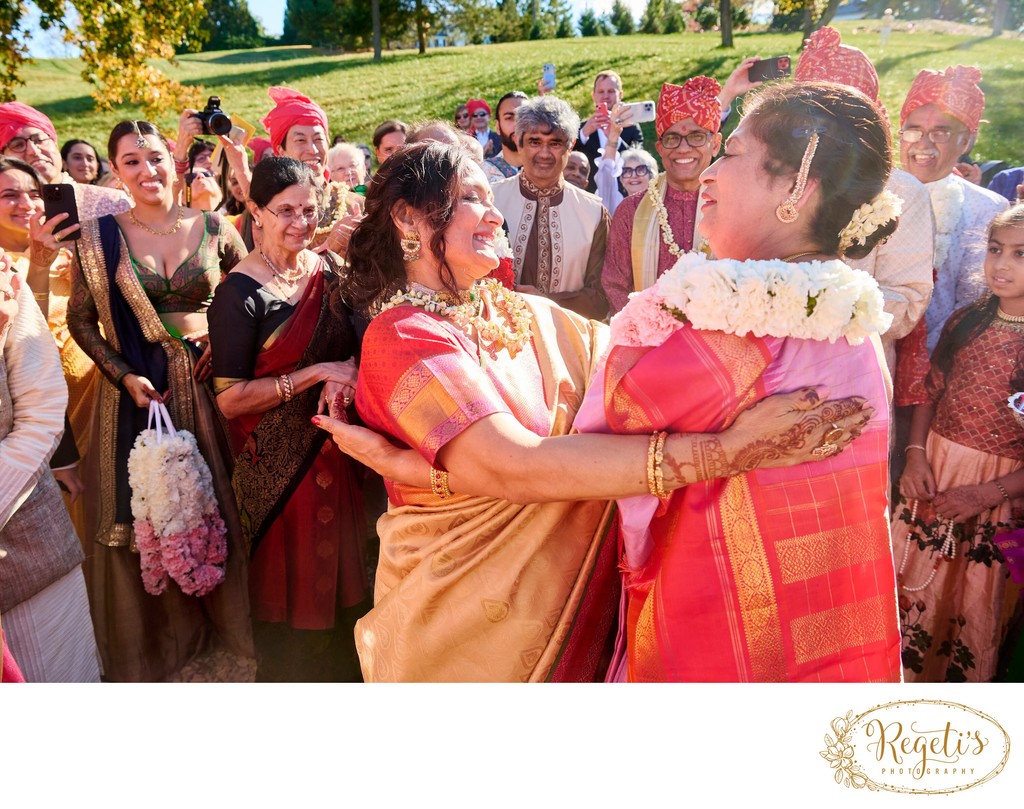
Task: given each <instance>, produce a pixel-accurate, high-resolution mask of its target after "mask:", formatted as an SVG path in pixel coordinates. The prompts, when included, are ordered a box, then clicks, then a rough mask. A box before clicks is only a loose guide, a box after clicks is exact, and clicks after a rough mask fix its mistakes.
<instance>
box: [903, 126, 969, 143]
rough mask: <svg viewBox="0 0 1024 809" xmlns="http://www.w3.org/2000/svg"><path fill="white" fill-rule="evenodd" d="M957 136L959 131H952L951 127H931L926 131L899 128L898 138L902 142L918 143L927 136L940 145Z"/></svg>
mask: <svg viewBox="0 0 1024 809" xmlns="http://www.w3.org/2000/svg"><path fill="white" fill-rule="evenodd" d="M959 136H960V133H959V132H954V131H953V130H952V129H932V130H930V131H928V132H925V131H924V130H923V129H901V130H900V140H902V141H903V142H904V143H919V142H921V141H922V140H924V138H925V137H927V138H928V140H930V141H931V142H932V143H934V144H935V145H936V146H942V145H944V144H946V143H949V142H950V141H951V140H953V138H957V137H959Z"/></svg>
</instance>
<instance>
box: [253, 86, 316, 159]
mask: <svg viewBox="0 0 1024 809" xmlns="http://www.w3.org/2000/svg"><path fill="white" fill-rule="evenodd" d="M267 95H269V96H270V98H271V99H272V100H273V101H274V103H275V104H276V105H277V106H275V107H274V108H273V109H272V110H271V111H270V112H268V113H267V114H266V117H264V118H263V119H262V120H261V121H260V123H261V124H263V126H264V127H265V128H266V130H267V132H269V133H270V145H271V146H273V147H274V150H275V151H277V147H279V146H280V145H281V144H282V143H284V139H285V136H286V135H287V134H288V130H289V129H291V128H292V127H293V126H317V125H319V126H322V127H323V128H324V134H328V133H329V131H330V130H329V129H328V127H327V113H326V112H324V111H323V109H322V108H321V107H320V105H319V104H317V103H316V102H314V101H312V100H311V99H309V98H307V97H306V96H304V95H302V93H299V92H296V91H295V90H292V89H290V88H288V87H271V88H270V89H269V90H268V91H267Z"/></svg>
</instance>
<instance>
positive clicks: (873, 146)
mask: <svg viewBox="0 0 1024 809" xmlns="http://www.w3.org/2000/svg"><path fill="white" fill-rule="evenodd" d="M890 152H891V144H890V140H889V134H888V129H887V127H886V126H885V122H884V119H883V118H882V116H881V115H880V114H879V111H878V109H877V108H876V107H875V105H874V104H873V103H872V102H871V101H869V100H868V99H867V97H865V96H863V95H862V94H860V93H858V92H856V91H853V90H849V89H847V88H844V87H841V86H839V85H834V84H825V83H821V84H816V83H804V84H799V85H790V86H775V87H771V88H769V89H767V90H765V91H763V92H761V93H759V94H758V95H757V96H756V97H755V98H754V99H753V100H752V101H751V102H748V104H747V106H746V114H745V117H744V119H743V121H742V122H741V123H740V125H739V127H737V129H736V131H735V132H734V133H733V134H732V136H731V137H730V138H729V140H728V142H727V143H726V152H725V156H724V157H723V158H721V159H720V160H719V161H718V162H716V163H714V164H713V165H712V166H711V167H709V168H708V169H707V170H706V171H705V173H704V175H703V176H702V195H701V201H702V203H703V204H702V212H703V220H702V223H701V233H702V234H703V235H704V236H705V237H706V238H707V239H708V241H709V243H710V245H711V249H712V252H713V254H714V255H715V256H716V257H717V259H715V260H707V259H705V258H704V257H702V256H695V255H688V256H684V257H683V258H682V259H681V260H680V261H679V263H678V264H677V265H676V266H675V267H674V268H673V269H672V270H670V271H669V272H667V273H666V274H665V275H663V276H662V277H661V278H660V279H659V281H658V283H657V284H656V285H655V286H654V287H651V288H649V289H648V290H645V291H644V292H642V293H640V294H637V295H633V296H632V298H631V300H630V302H629V303H628V304H627V306H626V307H625V308H624V309H623V310H622V312H620V314H619V315H618V316H617V317H616V319H615V320H614V321H613V322H612V337H611V342H612V348H611V350H610V351H609V354H608V357H607V361H606V364H605V367H604V369H603V378H602V380H601V381H602V383H603V384H601V385H597V384H595V385H593V386H591V389H590V391H589V393H588V399H587V401H586V402H585V403H584V405H583V408H582V409H581V412H580V415H579V416H578V417H577V419H576V427H577V429H580V430H581V431H584V432H586V431H594V432H616V433H642V434H651V433H655V434H657V433H659V431H663V430H667V431H670V432H695V433H718V432H719V431H720V430H723V429H725V428H727V427H728V426H729V425H730V424H731V423H732V421H733V420H734V419H735V418H736V416H737V415H738V414H739V413H740V412H742V411H743V410H744V409H745V408H747V407H749V406H750V405H751V404H752V403H756V402H759V401H761V400H762V399H764V398H765V397H766V396H769V395H771V394H774V393H779V392H784V391H790V390H794V389H797V388H800V387H802V386H804V385H807V384H811V383H814V384H821V385H825V386H826V387H827V388H828V389H829V390H830V392H831V394H832V395H833V396H852V395H859V396H864V397H866V398H867V399H868V401H869V403H870V405H871V406H872V407H873V408H874V412H875V415H874V417H873V418H872V419H871V421H869V422H868V423H867V424H866V425H865V426H864V427H863V429H860V428H858V429H857V430H856V440H855V441H854V442H853V443H852V444H851V445H850V447H849V448H848V449H847V450H846V451H845V452H843V453H842V454H839V453H838V447H837V446H836V445H835V443H834V442H835V441H836V440H837V439H839V438H842V437H843V436H844V430H843V429H842V428H841V426H840V425H839V424H834V425H832V429H831V430H830V431H829V433H827V434H826V436H825V441H824V442H823V443H822V444H821V445H820V446H819V447H818V448H817V449H816V450H815V452H814V455H815V459H814V460H813V461H812V462H810V463H806V464H801V465H800V466H793V467H789V468H785V469H768V468H754V467H755V465H756V464H757V463H758V461H759V459H761V458H763V457H764V454H765V453H768V454H771V453H773V452H775V451H777V450H776V449H775V448H772V447H769V446H767V445H764V446H757V445H754V446H752V447H751V448H750V451H749V454H748V455H747V456H746V457H744V458H739V459H737V465H738V466H739V467H741V471H740V473H739V474H732V475H727V474H722V473H721V471H720V469H721V468H722V467H723V456H722V453H721V446H720V444H719V442H718V441H717V439H716V438H714V437H712V438H710V439H708V440H705V441H703V442H701V443H700V445H699V447H698V448H697V450H696V451H695V452H694V454H693V457H692V459H691V460H690V463H692V464H693V465H694V466H695V467H696V468H697V469H700V470H703V471H704V474H702V475H701V477H702V480H701V481H700V482H697V483H693V484H690V485H688V486H686V487H685V488H682V489H679V490H677V491H675V492H671V493H668V492H662V493H660V496H658V497H654V496H644V497H637V498H630V499H628V500H624V501H620V512H621V520H622V529H623V560H622V565H621V567H622V570H623V573H624V575H623V584H624V596H623V610H622V621H621V633H620V648H619V656H618V659H617V665H616V666H613V670H612V672H611V673H610V678H611V679H629V680H630V681H663V680H672V681H699V682H716V681H718V682H721V681H726V682H729V681H731V682H736V681H738V682H751V681H756V682H765V681H768V682H772V681H776V682H777V681H833V682H834V681H859V682H868V681H884V682H895V681H899V679H900V634H899V629H898V624H897V609H896V592H895V576H894V572H893V560H892V553H891V549H890V542H889V528H888V521H887V509H888V501H887V489H888V469H887V455H888V446H889V441H888V417H887V414H888V399H889V398H890V397H889V387H890V383H889V377H888V373H887V370H886V365H885V361H884V358H883V357H882V354H881V350H880V343H879V341H878V336H877V335H878V333H879V332H882V331H885V329H886V328H887V327H888V325H889V322H890V321H891V316H889V315H887V314H885V313H884V311H883V308H882V306H883V300H882V294H881V292H880V290H879V289H878V286H877V284H876V283H875V281H874V280H873V279H872V278H871V277H870V276H869V275H867V274H866V273H864V272H860V271H856V270H851V269H850V268H849V267H848V266H846V265H845V264H844V263H842V261H840V260H839V259H840V258H842V257H844V256H846V257H850V258H857V257H860V256H863V255H866V254H867V253H868V252H870V251H871V250H872V249H873V248H874V246H875V245H877V244H878V243H880V241H881V240H883V239H884V238H885V237H886V236H887V235H888V234H890V233H892V232H893V230H895V227H896V220H897V217H898V215H899V209H900V201H899V200H898V199H897V198H895V197H893V196H892V195H891V194H890V193H889V192H886V191H884V190H883V189H884V186H885V181H886V178H887V177H888V174H889V171H890V169H891V158H890ZM599 373H601V372H600V371H599ZM820 415H821V418H822V419H823V420H824V421H825V422H826V423H828V422H831V421H833V419H832V415H831V413H830V410H829V408H827V407H826V408H823V409H822V410H821V411H820Z"/></svg>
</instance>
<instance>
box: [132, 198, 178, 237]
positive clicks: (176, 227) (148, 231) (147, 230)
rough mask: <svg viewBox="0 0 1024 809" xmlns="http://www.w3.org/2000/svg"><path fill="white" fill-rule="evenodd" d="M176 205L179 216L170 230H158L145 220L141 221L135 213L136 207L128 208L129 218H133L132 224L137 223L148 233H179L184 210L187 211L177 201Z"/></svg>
mask: <svg viewBox="0 0 1024 809" xmlns="http://www.w3.org/2000/svg"><path fill="white" fill-rule="evenodd" d="M174 207H176V208H177V209H178V218H177V220H175V222H174V226H173V227H172V228H171V229H170V230H156V229H155V228H151V227H150V226H149V225H147V224H146V223H145V222H140V221H139V218H138V217H137V216H136V215H135V209H134V208H129V209H128V218H129V219H131V220H132V224H133V225H135V226H136V227H140V228H142V229H143V230H144V231H146V232H147V233H152V234H153V235H154V236H171V235H173V234H175V233H177V232H178V228H180V227H181V222H182V218H183V216H184V211H185V209H184V208H182V207H181V206H180V205H178V204H177V203H175V206H174Z"/></svg>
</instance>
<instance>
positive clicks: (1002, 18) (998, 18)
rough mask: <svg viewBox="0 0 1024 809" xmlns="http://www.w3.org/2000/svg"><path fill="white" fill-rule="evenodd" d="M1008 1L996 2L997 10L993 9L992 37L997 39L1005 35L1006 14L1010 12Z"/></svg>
mask: <svg viewBox="0 0 1024 809" xmlns="http://www.w3.org/2000/svg"><path fill="white" fill-rule="evenodd" d="M1009 5H1010V4H1009V3H1008V2H1007V0H996V5H995V8H993V9H992V36H994V37H997V36H999V35H1000V34H1001V33H1003V26H1004V25H1006V12H1007V11H1009Z"/></svg>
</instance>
